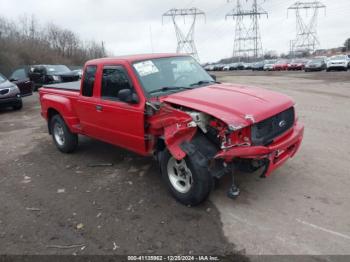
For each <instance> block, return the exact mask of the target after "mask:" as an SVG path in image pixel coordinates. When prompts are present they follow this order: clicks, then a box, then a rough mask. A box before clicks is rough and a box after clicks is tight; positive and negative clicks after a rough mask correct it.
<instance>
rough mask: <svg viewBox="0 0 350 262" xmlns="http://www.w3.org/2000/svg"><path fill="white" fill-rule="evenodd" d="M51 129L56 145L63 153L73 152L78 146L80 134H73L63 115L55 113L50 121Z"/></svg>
mask: <svg viewBox="0 0 350 262" xmlns="http://www.w3.org/2000/svg"><path fill="white" fill-rule="evenodd" d="M50 123H51V124H50V129H51V133H52V138H53V141H54V142H55V145H56V147H57V148H58V149H59V150H60V151H61V152H63V153H71V152H73V151H74V150H75V149H76V147H77V146H78V135H77V134H73V133H72V132H71V131H70V130H69V128H68V126H67V125H66V123H65V122H64V120H63V119H62V117H61V116H60V115H55V116H53V117H52V119H51V122H50Z"/></svg>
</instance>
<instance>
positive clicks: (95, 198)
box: [0, 72, 350, 254]
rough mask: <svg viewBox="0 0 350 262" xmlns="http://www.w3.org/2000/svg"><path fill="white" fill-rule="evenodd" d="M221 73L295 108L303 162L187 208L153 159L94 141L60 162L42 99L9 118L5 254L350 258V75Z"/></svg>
mask: <svg viewBox="0 0 350 262" xmlns="http://www.w3.org/2000/svg"><path fill="white" fill-rule="evenodd" d="M218 76H219V80H220V81H224V82H235V83H242V84H250V85H256V86H262V87H265V88H268V89H271V90H276V91H279V92H282V93H286V94H288V95H290V96H291V97H293V98H294V99H295V101H296V102H297V110H298V112H299V118H300V120H301V121H303V122H304V123H305V125H306V134H305V141H304V143H303V146H302V149H301V151H300V153H299V154H298V155H297V157H296V158H295V159H293V160H290V161H289V162H288V163H287V164H286V165H285V166H283V167H282V168H281V169H279V170H277V171H276V172H275V173H274V174H273V176H271V177H270V178H267V179H263V180H262V179H259V178H258V176H259V174H253V175H246V174H239V175H238V182H239V184H240V187H241V191H242V194H241V196H240V197H239V198H238V199H237V200H235V201H233V200H230V199H228V198H226V196H225V194H226V190H227V187H228V181H225V180H224V181H222V182H221V183H220V186H219V188H218V189H216V190H215V191H214V192H213V194H212V197H211V199H210V201H208V202H207V203H205V204H204V205H203V206H201V207H198V208H187V207H184V206H182V205H180V204H178V203H176V202H175V201H174V200H173V199H172V198H171V197H170V196H169V194H168V193H167V191H166V189H165V187H164V186H163V183H162V181H161V178H160V176H159V175H158V169H157V168H158V167H157V164H156V163H155V162H154V161H153V160H152V159H145V158H141V157H138V156H136V155H134V154H132V153H129V152H127V151H124V150H121V149H118V148H115V147H113V146H110V145H107V144H104V143H101V142H97V141H94V140H91V139H87V138H82V139H81V140H80V146H79V150H78V151H77V152H75V153H74V154H72V155H64V154H61V153H59V152H58V151H57V150H56V149H55V147H54V145H53V143H52V140H51V137H50V136H48V134H47V130H46V126H45V122H44V121H43V120H42V118H41V117H40V114H39V109H40V108H39V104H38V97H37V95H34V96H32V97H29V98H25V100H24V102H25V106H24V109H23V110H22V111H20V112H12V111H11V110H2V111H0V155H1V157H0V199H1V202H0V253H2V254H72V253H76V254H203V253H206V254H208V253H209V254H224V253H227V252H232V251H235V252H237V251H240V252H243V253H247V254H350V219H349V217H350V201H349V199H350V190H349V188H350V181H349V175H350V171H349V170H350V163H349V156H350V140H349V138H350V136H349V130H350V72H348V73H345V72H341V73H335V72H334V73H328V74H327V73H312V74H304V73H296V72H295V73H251V72H239V73H219V74H218ZM94 164H112V165H111V166H104V167H92V166H91V165H94ZM66 245H80V246H79V247H75V248H69V249H63V248H62V247H63V246H66Z"/></svg>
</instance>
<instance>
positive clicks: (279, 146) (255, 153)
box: [215, 123, 304, 176]
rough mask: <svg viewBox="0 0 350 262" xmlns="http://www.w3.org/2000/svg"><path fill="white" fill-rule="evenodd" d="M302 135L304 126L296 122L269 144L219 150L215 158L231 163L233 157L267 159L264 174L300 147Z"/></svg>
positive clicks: (276, 166)
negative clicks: (291, 127)
mask: <svg viewBox="0 0 350 262" xmlns="http://www.w3.org/2000/svg"><path fill="white" fill-rule="evenodd" d="M303 136H304V126H303V125H302V124H299V123H296V124H295V125H294V127H293V129H291V130H290V131H288V133H286V134H284V135H282V136H281V137H279V138H278V139H277V140H276V141H275V142H274V143H273V144H271V145H269V146H245V147H234V148H231V149H229V150H225V151H221V152H219V153H218V154H217V155H216V156H215V158H216V159H223V160H224V161H225V162H227V163H231V162H232V161H233V160H234V159H236V158H240V159H252V160H254V159H256V160H268V163H269V164H268V165H267V169H266V171H265V176H269V175H271V173H272V172H273V171H274V170H276V169H277V168H278V167H280V166H281V165H283V164H284V163H285V162H286V161H287V160H288V159H289V158H291V157H293V156H294V155H295V154H296V153H297V151H298V150H299V148H300V145H301V142H302V140H303Z"/></svg>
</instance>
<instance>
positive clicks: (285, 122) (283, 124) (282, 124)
mask: <svg viewBox="0 0 350 262" xmlns="http://www.w3.org/2000/svg"><path fill="white" fill-rule="evenodd" d="M278 125H279V127H280V128H283V127H285V126H286V125H287V121H286V120H282V121H281V122H279V123H278Z"/></svg>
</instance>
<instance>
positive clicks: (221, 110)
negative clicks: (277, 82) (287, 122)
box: [162, 84, 294, 127]
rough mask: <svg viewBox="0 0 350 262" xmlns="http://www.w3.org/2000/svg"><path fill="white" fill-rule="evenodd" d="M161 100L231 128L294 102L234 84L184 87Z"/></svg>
mask: <svg viewBox="0 0 350 262" xmlns="http://www.w3.org/2000/svg"><path fill="white" fill-rule="evenodd" d="M162 101H164V102H168V103H171V104H176V105H180V106H184V107H188V108H191V109H194V110H197V111H200V112H203V113H206V114H209V115H211V116H213V117H215V118H218V119H220V120H222V121H223V122H225V123H227V124H228V125H232V126H234V127H245V126H249V125H251V124H253V123H256V122H260V121H262V120H265V119H267V118H269V117H272V116H274V115H276V114H278V113H280V112H282V111H285V110H287V109H289V108H290V107H292V106H293V105H294V102H293V100H292V99H291V98H289V97H288V96H285V95H282V94H279V93H275V92H272V91H268V90H265V89H262V88H257V87H247V86H243V85H237V84H215V85H210V86H206V87H201V88H196V89H193V90H187V91H183V92H180V93H176V94H172V95H169V96H167V97H165V98H163V99H162Z"/></svg>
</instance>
